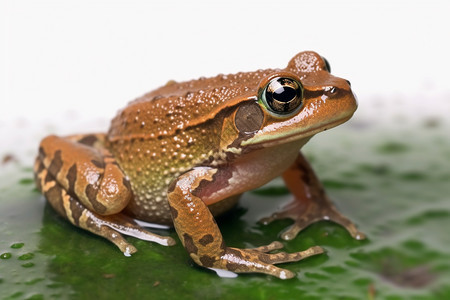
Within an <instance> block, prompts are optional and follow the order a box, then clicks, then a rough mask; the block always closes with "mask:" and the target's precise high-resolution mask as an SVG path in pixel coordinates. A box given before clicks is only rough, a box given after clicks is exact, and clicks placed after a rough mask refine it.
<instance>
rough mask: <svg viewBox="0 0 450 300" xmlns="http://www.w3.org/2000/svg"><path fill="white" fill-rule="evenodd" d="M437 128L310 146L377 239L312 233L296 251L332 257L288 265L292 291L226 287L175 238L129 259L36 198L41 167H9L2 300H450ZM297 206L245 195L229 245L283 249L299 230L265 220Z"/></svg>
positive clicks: (0, 182) (335, 136)
mask: <svg viewBox="0 0 450 300" xmlns="http://www.w3.org/2000/svg"><path fill="white" fill-rule="evenodd" d="M355 124H357V122H356V123H355ZM430 124H431V123H430V122H426V123H422V124H420V123H419V124H416V125H412V126H411V127H409V128H395V127H389V130H387V129H386V128H382V127H379V126H378V127H377V126H375V127H374V126H364V127H362V128H361V127H359V126H352V123H350V124H347V125H345V126H342V127H340V128H338V129H335V130H333V131H332V132H330V133H326V134H321V135H318V136H317V137H315V138H314V139H313V140H312V141H311V142H310V144H309V145H307V146H306V147H305V149H304V150H305V153H306V154H307V156H308V157H310V158H312V163H313V166H314V167H315V169H316V171H317V173H318V175H319V177H320V178H322V180H323V182H324V183H325V186H326V188H327V191H328V193H329V195H330V196H331V198H332V199H334V202H335V203H336V205H337V206H338V207H339V209H340V210H341V211H342V212H343V213H344V214H345V215H347V216H348V217H350V219H352V220H353V221H355V222H356V223H357V224H358V226H359V228H360V229H361V230H362V231H363V232H365V233H366V234H367V235H368V239H367V240H365V241H356V240H353V239H352V238H351V237H350V236H349V234H348V233H347V232H346V231H345V230H344V229H343V228H341V227H340V226H338V225H335V224H332V223H328V222H320V223H317V224H314V225H312V226H310V227H309V228H307V229H306V230H305V231H303V232H302V233H300V235H299V236H298V237H297V238H296V239H294V240H293V241H288V242H285V241H283V244H284V245H285V248H286V250H287V251H298V250H304V249H306V248H308V247H310V246H314V245H319V246H321V247H323V248H324V249H326V253H325V254H322V255H318V256H316V257H311V258H308V259H306V260H304V261H300V262H296V263H291V264H284V265H282V266H283V267H285V268H287V269H289V270H292V271H294V272H296V274H297V277H295V278H294V279H291V280H286V281H283V280H279V279H277V278H273V277H270V276H265V275H259V274H244V275H239V276H238V277H237V278H234V279H227V278H220V277H218V276H217V275H216V274H215V273H214V272H212V271H209V270H206V269H203V268H200V267H197V266H195V265H194V263H193V262H192V261H191V260H190V259H189V257H188V255H187V253H186V251H185V250H184V249H183V247H182V246H181V243H180V242H179V240H178V238H177V236H176V234H175V232H174V230H157V231H156V232H157V233H159V234H164V235H170V236H172V237H174V238H175V239H176V240H177V241H178V242H177V245H175V246H173V247H163V246H160V245H157V244H152V243H149V242H145V241H140V240H137V239H134V238H128V240H130V241H131V242H132V243H133V244H134V245H135V246H136V247H137V248H138V250H139V251H138V252H137V253H136V254H134V255H133V256H132V257H125V256H123V255H122V253H121V252H120V251H119V250H118V249H117V248H115V246H114V245H112V244H111V243H109V242H108V241H106V240H104V239H102V238H99V237H96V236H94V235H92V234H90V233H87V232H85V231H83V230H80V229H77V228H75V227H73V226H72V225H70V224H69V223H68V222H66V221H65V220H63V219H62V218H61V217H59V216H58V215H57V214H56V213H55V212H54V211H53V209H52V208H51V207H49V205H47V204H46V203H45V201H44V199H43V198H42V196H41V195H40V194H39V193H38V192H36V190H35V188H34V185H33V182H32V180H31V178H32V173H31V170H30V165H22V164H21V163H20V162H19V163H17V161H15V160H14V161H12V160H10V159H7V160H6V161H5V159H4V160H3V165H2V166H1V168H0V221H1V226H0V299H91V298H95V297H97V298H100V299H139V298H147V299H198V298H202V299H204V298H210V299H236V298H242V299H293V298H296V299H390V300H392V299H450V251H449V249H450V235H449V234H448V228H450V217H449V216H450V196H449V195H450V187H449V184H448V182H449V180H450V139H448V128H446V126H445V122H444V121H442V120H433V123H432V125H433V126H431V125H430ZM34 146H35V145H30V149H32V148H34ZM9 150H10V149H9ZM10 152H12V151H10ZM30 153H33V152H32V151H30ZM30 155H33V154H30ZM289 197H290V195H289V193H288V191H287V189H286V188H285V187H284V185H283V183H282V181H281V180H280V179H276V180H274V181H273V182H271V183H270V184H268V185H267V186H264V187H262V188H261V189H259V190H257V191H254V192H250V193H246V194H245V195H244V196H243V198H242V200H241V202H240V204H239V206H238V207H236V208H235V209H234V210H232V211H231V212H229V213H228V214H226V215H225V216H223V217H221V218H219V220H218V222H219V226H220V227H221V229H222V232H223V235H224V238H225V240H226V241H227V243H228V245H231V246H236V247H257V246H260V245H263V244H268V243H270V242H272V241H273V240H279V237H278V235H279V232H280V231H282V230H283V229H284V228H286V227H287V226H289V225H290V224H291V223H292V222H291V221H288V220H280V221H275V222H273V223H271V224H269V225H267V226H265V225H262V224H260V223H258V220H259V219H260V218H262V217H265V216H268V215H270V214H271V213H272V212H274V211H275V210H276V209H277V208H279V207H281V206H283V204H284V203H286V202H287V201H288V200H289Z"/></svg>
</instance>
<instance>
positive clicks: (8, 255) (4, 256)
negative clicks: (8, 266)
mask: <svg viewBox="0 0 450 300" xmlns="http://www.w3.org/2000/svg"><path fill="white" fill-rule="evenodd" d="M11 257H12V254H11V253H9V252H5V253H2V254H0V259H10V258H11Z"/></svg>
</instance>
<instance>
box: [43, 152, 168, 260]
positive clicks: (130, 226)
mask: <svg viewBox="0 0 450 300" xmlns="http://www.w3.org/2000/svg"><path fill="white" fill-rule="evenodd" d="M34 169H35V181H36V185H37V187H38V189H39V190H40V191H41V192H42V193H43V194H44V196H45V197H46V198H47V200H48V202H49V203H50V205H51V206H52V207H53V208H54V209H55V210H56V211H57V212H58V213H59V214H60V215H61V216H63V217H64V218H66V219H67V220H69V222H70V223H72V224H73V225H75V226H77V227H80V228H83V229H85V230H88V231H90V232H92V233H94V234H96V235H99V236H102V237H104V238H106V239H108V240H109V241H111V242H112V243H114V244H115V245H116V246H117V247H118V248H119V249H120V251H122V252H123V253H124V254H125V255H127V256H128V255H131V254H133V253H135V252H136V251H137V249H136V248H135V247H134V246H133V245H132V244H130V243H128V242H127V241H126V240H125V239H124V238H123V236H122V235H121V234H120V233H123V234H125V235H130V236H133V237H136V238H139V239H142V240H146V241H151V242H156V243H158V244H161V245H165V246H171V245H174V244H175V241H174V240H173V239H172V238H171V237H163V236H160V235H157V234H154V233H152V232H149V231H146V230H144V229H142V228H141V227H140V226H139V225H137V224H136V223H135V222H134V221H133V220H132V219H131V218H129V217H127V216H125V215H123V214H120V213H118V214H114V215H109V216H101V215H99V214H97V213H94V212H91V211H90V210H88V209H87V208H86V207H85V206H84V205H83V204H81V203H80V202H79V201H77V200H76V199H75V198H74V197H72V196H71V195H69V194H68V192H67V191H66V190H65V189H64V188H63V187H62V186H61V185H60V184H59V183H58V182H57V181H56V179H55V178H54V177H53V176H52V175H51V174H50V173H49V172H48V170H47V169H46V168H45V167H44V165H43V163H42V161H41V160H40V159H39V158H37V159H36V162H35V166H34Z"/></svg>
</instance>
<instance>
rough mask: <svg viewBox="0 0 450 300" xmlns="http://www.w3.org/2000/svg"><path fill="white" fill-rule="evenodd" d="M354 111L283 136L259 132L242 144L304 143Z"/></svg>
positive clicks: (342, 120)
mask: <svg viewBox="0 0 450 300" xmlns="http://www.w3.org/2000/svg"><path fill="white" fill-rule="evenodd" d="M352 115H353V113H351V114H350V115H346V116H345V117H343V118H339V119H337V120H335V121H333V122H330V123H327V125H319V126H314V127H311V128H308V129H306V130H305V128H296V129H294V130H292V131H291V132H290V133H289V134H287V135H282V136H276V137H275V135H274V134H267V133H264V132H263V133H262V134H261V133H257V134H256V135H254V136H253V137H252V138H250V139H248V140H245V141H243V142H242V146H251V145H252V146H259V147H263V148H268V147H273V146H277V145H280V144H287V143H290V142H294V141H301V140H304V142H303V144H304V143H306V142H307V141H308V140H309V139H310V138H311V137H313V136H314V135H316V134H317V133H319V132H322V131H325V130H329V129H331V128H333V127H336V126H338V125H340V124H342V123H345V122H347V121H348V120H349V119H350V118H351V117H352Z"/></svg>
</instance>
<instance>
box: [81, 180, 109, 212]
mask: <svg viewBox="0 0 450 300" xmlns="http://www.w3.org/2000/svg"><path fill="white" fill-rule="evenodd" d="M85 192H86V196H87V197H88V200H89V202H91V204H92V207H93V208H94V210H95V212H97V213H99V214H103V213H105V211H106V207H105V206H104V205H103V204H101V203H100V202H98V201H97V193H98V189H97V188H95V187H94V186H93V185H92V184H88V185H87V186H86V189H85Z"/></svg>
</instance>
